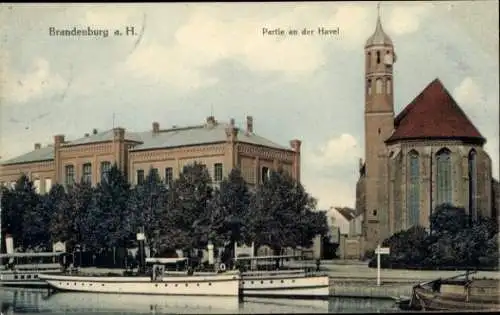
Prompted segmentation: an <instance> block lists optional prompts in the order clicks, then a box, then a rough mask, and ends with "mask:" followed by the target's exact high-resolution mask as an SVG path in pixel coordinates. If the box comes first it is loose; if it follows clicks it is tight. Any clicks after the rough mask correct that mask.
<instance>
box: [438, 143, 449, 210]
mask: <svg viewBox="0 0 500 315" xmlns="http://www.w3.org/2000/svg"><path fill="white" fill-rule="evenodd" d="M436 173H437V174H436V189H437V192H436V193H437V196H436V197H437V200H436V201H437V203H436V205H441V204H445V203H446V204H451V188H452V187H451V154H450V151H449V150H447V149H443V150H441V151H439V152H438V153H437V155H436Z"/></svg>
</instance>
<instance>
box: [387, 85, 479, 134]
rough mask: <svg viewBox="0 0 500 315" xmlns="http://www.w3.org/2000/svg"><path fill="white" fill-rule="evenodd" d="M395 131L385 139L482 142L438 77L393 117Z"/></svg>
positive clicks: (477, 132)
mask: <svg viewBox="0 0 500 315" xmlns="http://www.w3.org/2000/svg"><path fill="white" fill-rule="evenodd" d="M394 128H395V130H394V132H393V134H392V135H391V136H390V137H389V139H387V140H386V142H392V141H396V140H403V139H450V138H451V139H461V140H469V141H470V140H472V141H474V142H478V143H480V144H484V143H485V142H486V139H485V138H484V137H483V136H482V135H481V134H480V133H479V131H478V130H477V129H476V127H475V126H474V124H473V123H472V122H471V121H470V119H469V118H468V117H467V115H466V114H465V113H464V111H463V110H462V109H461V108H460V106H458V104H457V103H456V102H455V100H454V99H453V97H451V95H450V93H449V92H448V91H447V90H446V88H445V87H444V86H443V84H442V83H441V81H440V80H439V79H435V80H434V81H432V82H431V83H430V84H429V85H427V87H425V89H424V90H423V91H422V92H421V93H420V94H419V95H418V96H417V97H416V98H415V99H414V100H413V101H412V102H411V103H410V104H408V105H407V106H406V108H405V109H404V110H403V111H402V112H401V113H400V114H399V115H398V116H397V117H396V119H395V120H394Z"/></svg>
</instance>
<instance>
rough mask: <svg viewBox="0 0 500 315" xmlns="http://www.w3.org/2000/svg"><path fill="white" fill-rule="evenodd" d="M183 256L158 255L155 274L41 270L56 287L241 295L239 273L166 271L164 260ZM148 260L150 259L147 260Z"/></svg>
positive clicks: (169, 260) (153, 267)
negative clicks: (122, 274)
mask: <svg viewBox="0 0 500 315" xmlns="http://www.w3.org/2000/svg"><path fill="white" fill-rule="evenodd" d="M182 259H183V258H156V259H154V260H153V261H150V262H153V263H154V264H153V266H152V271H153V272H152V274H151V276H150V277H148V276H145V275H132V276H118V275H116V276H103V275H84V274H80V273H75V274H40V275H39V278H40V279H42V280H45V281H47V283H48V284H49V286H50V287H51V288H53V289H54V290H57V291H76V292H94V293H121V294H149V295H196V296H203V295H206V296H208V295H210V296H239V295H240V287H239V284H240V279H241V276H240V274H239V273H238V274H237V273H231V274H217V275H184V276H168V275H165V274H164V269H165V264H170V263H172V262H174V263H175V261H177V260H182ZM146 262H148V261H146Z"/></svg>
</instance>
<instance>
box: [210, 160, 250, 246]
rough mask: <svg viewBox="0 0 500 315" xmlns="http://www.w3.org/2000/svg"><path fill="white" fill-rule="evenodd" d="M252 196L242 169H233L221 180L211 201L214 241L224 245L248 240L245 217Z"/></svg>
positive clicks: (211, 222)
mask: <svg viewBox="0 0 500 315" xmlns="http://www.w3.org/2000/svg"><path fill="white" fill-rule="evenodd" d="M251 196H252V194H251V193H250V191H249V190H248V185H247V183H246V182H245V180H244V179H243V176H242V175H241V171H240V170H239V169H233V170H232V171H231V172H230V173H229V176H228V177H227V178H226V179H224V180H223V181H222V182H221V184H220V188H219V189H218V190H217V191H216V192H215V194H214V198H213V201H212V202H211V203H210V207H209V209H210V211H209V212H208V216H209V219H210V220H209V225H210V228H209V229H208V230H209V231H210V235H211V236H210V239H211V241H212V242H214V243H215V244H216V245H219V246H224V245H227V244H234V243H235V242H241V241H242V240H248V236H247V229H246V225H245V218H246V217H247V216H248V209H249V206H250V200H251ZM231 248H232V247H231Z"/></svg>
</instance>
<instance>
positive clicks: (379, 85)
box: [375, 79, 382, 94]
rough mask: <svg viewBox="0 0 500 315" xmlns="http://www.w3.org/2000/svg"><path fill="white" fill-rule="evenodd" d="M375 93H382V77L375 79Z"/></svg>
mask: <svg viewBox="0 0 500 315" xmlns="http://www.w3.org/2000/svg"><path fill="white" fill-rule="evenodd" d="M375 93H377V94H382V79H377V80H376V81H375Z"/></svg>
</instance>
